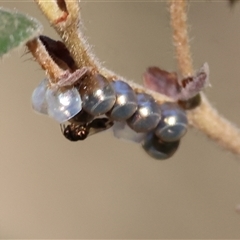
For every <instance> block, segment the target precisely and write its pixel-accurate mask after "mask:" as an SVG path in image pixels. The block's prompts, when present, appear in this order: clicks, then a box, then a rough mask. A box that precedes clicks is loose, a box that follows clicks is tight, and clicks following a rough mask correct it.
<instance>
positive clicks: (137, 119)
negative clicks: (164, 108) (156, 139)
mask: <svg viewBox="0 0 240 240" xmlns="http://www.w3.org/2000/svg"><path fill="white" fill-rule="evenodd" d="M137 103H138V109H137V110H136V112H135V113H134V114H133V116H132V117H131V118H129V119H128V120H127V123H128V125H129V127H130V128H132V129H133V130H134V131H136V132H147V131H150V130H152V129H154V128H155V127H156V126H157V124H158V123H159V121H160V119H161V110H160V105H159V104H158V103H157V102H156V101H155V100H154V98H153V97H152V96H150V95H148V94H146V93H138V94H137Z"/></svg>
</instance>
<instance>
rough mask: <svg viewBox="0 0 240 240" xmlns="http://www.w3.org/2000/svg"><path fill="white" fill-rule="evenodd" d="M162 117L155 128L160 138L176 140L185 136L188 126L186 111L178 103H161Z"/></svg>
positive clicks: (166, 140) (167, 140)
mask: <svg viewBox="0 0 240 240" xmlns="http://www.w3.org/2000/svg"><path fill="white" fill-rule="evenodd" d="M161 110H162V118H161V120H160V122H159V124H158V125H157V128H156V129H155V134H156V136H157V137H158V138H160V139H161V140H163V141H165V142H175V141H177V140H179V139H180V138H181V137H183V136H184V135H185V134H186V132H187V128H188V120H187V116H186V113H185V111H184V110H183V109H182V108H180V107H179V106H178V105H177V104H176V103H172V102H167V103H164V104H162V105H161Z"/></svg>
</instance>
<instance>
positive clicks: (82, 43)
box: [35, 0, 240, 155]
mask: <svg viewBox="0 0 240 240" xmlns="http://www.w3.org/2000/svg"><path fill="white" fill-rule="evenodd" d="M35 1H36V2H37V4H38V5H39V7H40V8H41V10H42V11H43V13H44V14H45V15H46V17H47V18H48V20H49V21H50V23H51V24H52V25H53V27H54V28H55V29H56V30H57V32H58V33H59V35H60V36H61V38H62V40H63V42H64V43H65V45H66V46H67V48H68V49H69V51H70V53H71V55H72V57H73V59H74V60H75V62H76V65H77V66H78V67H79V68H81V67H84V66H87V67H92V68H93V69H96V71H98V72H100V73H101V74H103V75H104V76H106V77H107V78H108V79H110V80H111V79H117V78H119V79H122V80H123V81H126V82H127V83H128V84H129V85H130V86H132V87H133V89H135V90H136V91H139V92H146V93H148V94H151V95H152V96H153V97H154V98H155V99H156V100H157V101H158V102H159V103H162V102H164V101H172V99H170V98H168V97H166V96H163V95H161V94H158V93H156V92H153V91H150V90H148V89H145V88H144V87H142V86H140V85H138V84H136V83H134V82H131V81H128V80H126V79H124V78H122V77H121V76H118V75H117V74H115V73H114V72H112V71H110V70H108V69H106V68H103V67H102V66H101V65H100V63H99V61H98V60H97V58H96V57H95V56H94V55H93V54H92V52H91V51H90V46H89V44H88V43H87V41H86V39H85V38H84V36H83V34H82V33H81V31H80V25H81V21H80V7H79V3H78V1H77V0H71V1H56V0H51V1H43V0H35ZM169 2H170V14H171V25H172V28H173V41H174V46H175V47H176V53H177V60H178V65H179V69H180V70H181V73H182V75H183V76H189V75H192V73H193V67H192V59H191V54H190V47H189V42H188V32H187V15H186V3H185V1H184V0H169ZM60 3H61V4H60ZM57 8H58V9H57ZM53 9H55V10H53ZM201 96H202V102H201V105H200V106H199V107H197V108H196V109H194V110H191V111H188V120H189V123H190V125H192V126H193V127H196V128H197V129H199V130H201V131H202V132H204V133H205V134H206V135H207V136H208V137H209V138H211V139H213V140H214V141H216V142H217V143H218V144H219V145H221V146H223V147H224V148H225V149H227V150H229V151H231V152H232V153H235V154H239V155H240V132H239V130H238V129H237V128H236V127H234V126H233V125H232V124H231V123H230V122H229V121H227V120H226V119H224V118H223V117H221V116H219V114H218V113H217V111H216V110H214V109H213V107H212V106H211V105H210V104H209V102H208V100H207V98H206V97H205V95H204V94H201Z"/></svg>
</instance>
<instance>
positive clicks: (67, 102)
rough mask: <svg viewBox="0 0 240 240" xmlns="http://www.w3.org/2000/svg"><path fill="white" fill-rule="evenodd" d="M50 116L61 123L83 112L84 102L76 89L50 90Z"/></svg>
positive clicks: (47, 96) (48, 95)
mask: <svg viewBox="0 0 240 240" xmlns="http://www.w3.org/2000/svg"><path fill="white" fill-rule="evenodd" d="M46 100H47V103H48V115H49V116H50V117H52V118H54V119H55V120H56V121H58V122H59V123H63V122H66V121H68V120H69V119H71V118H72V117H74V116H75V115H76V114H77V113H79V112H80V111H81V110H82V100H81V97H80V94H79V92H78V90H77V89H76V88H70V89H66V90H52V89H50V88H49V89H48V90H47V92H46Z"/></svg>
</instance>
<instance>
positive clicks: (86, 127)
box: [60, 118, 113, 141]
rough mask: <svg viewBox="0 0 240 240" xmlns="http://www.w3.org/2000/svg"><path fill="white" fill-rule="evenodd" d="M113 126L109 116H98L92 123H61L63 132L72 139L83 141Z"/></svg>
mask: <svg viewBox="0 0 240 240" xmlns="http://www.w3.org/2000/svg"><path fill="white" fill-rule="evenodd" d="M112 126H113V121H111V120H109V119H108V118H96V119H94V120H93V121H92V122H90V123H85V124H77V123H71V124H69V125H67V126H65V125H64V124H60V127H61V131H62V134H63V135H64V136H65V137H66V138H67V139H68V140H70V141H81V140H84V139H86V138H87V137H88V136H91V135H93V134H95V133H99V132H101V131H104V130H107V129H108V128H110V127H112Z"/></svg>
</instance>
